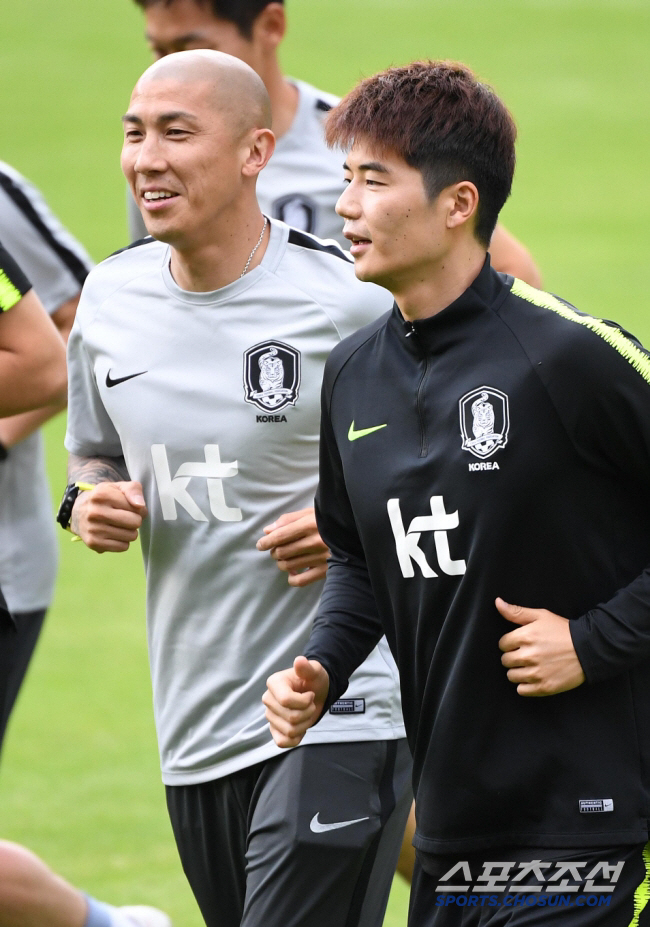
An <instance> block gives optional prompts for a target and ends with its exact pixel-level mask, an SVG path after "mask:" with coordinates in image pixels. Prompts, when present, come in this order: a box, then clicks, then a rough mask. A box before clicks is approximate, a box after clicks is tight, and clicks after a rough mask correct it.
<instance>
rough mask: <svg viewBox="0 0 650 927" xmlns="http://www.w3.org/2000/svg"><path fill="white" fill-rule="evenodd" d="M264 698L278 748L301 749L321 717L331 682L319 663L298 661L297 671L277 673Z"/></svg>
mask: <svg viewBox="0 0 650 927" xmlns="http://www.w3.org/2000/svg"><path fill="white" fill-rule="evenodd" d="M266 686H267V690H266V692H265V693H264V695H263V697H262V701H263V702H264V704H265V705H266V719H267V721H268V722H269V724H270V726H271V734H272V736H273V740H274V741H275V742H276V744H277V745H278V747H297V746H298V744H299V743H300V741H301V740H302V738H303V737H304V735H305V731H306V730H307V728H310V727H311V726H312V724H315V723H316V722H317V721H318V719H319V718H320V716H321V712H322V710H323V705H324V704H325V699H326V698H327V693H328V692H329V687H330V680H329V676H328V675H327V671H326V670H325V669H324V668H323V667H322V666H321V664H320V663H319V662H318V661H317V660H308V659H307V658H306V657H296V659H295V660H294V661H293V669H287V670H281V671H280V672H279V673H273V675H272V676H269V678H268V679H267V680H266Z"/></svg>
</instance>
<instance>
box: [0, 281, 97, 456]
mask: <svg viewBox="0 0 650 927" xmlns="http://www.w3.org/2000/svg"><path fill="white" fill-rule="evenodd" d="M80 296H81V293H80V292H79V293H77V295H76V296H73V297H72V299H68V300H66V301H65V302H64V303H63V304H62V305H61V306H59V308H58V309H56V310H55V311H54V312H53V313H51V315H50V318H51V319H52V321H53V322H54V324H55V326H56V328H57V330H58V332H59V334H60V335H61V337H62V338H63V342H64V344H67V343H68V336H69V334H70V329H71V328H72V323H73V322H74V317H75V312H76V311H77V305H78V303H79V297H80ZM66 404H67V397H66V395H65V394H62V395H61V396H60V397H59V399H58V400H57V401H56V402H52V403H49V404H48V405H46V406H42V407H41V408H40V409H34V410H33V411H32V412H23V413H22V414H20V415H12V416H10V417H9V418H5V419H1V420H0V443H1V444H2V445H4V447H6V448H9V447H13V445H14V444H18V443H19V442H20V441H23V440H24V439H25V438H27V437H28V436H29V435H30V434H32V432H34V431H36V430H37V429H38V428H40V427H41V425H43V424H44V423H45V422H47V421H49V419H51V418H52V417H53V416H55V415H57V414H58V413H59V412H61V411H63V409H65V407H66Z"/></svg>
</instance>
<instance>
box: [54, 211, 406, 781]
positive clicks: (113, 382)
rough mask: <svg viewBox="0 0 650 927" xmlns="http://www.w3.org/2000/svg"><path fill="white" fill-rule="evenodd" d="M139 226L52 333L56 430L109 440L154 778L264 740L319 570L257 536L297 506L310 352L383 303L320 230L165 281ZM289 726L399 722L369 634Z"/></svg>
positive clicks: (323, 728)
mask: <svg viewBox="0 0 650 927" xmlns="http://www.w3.org/2000/svg"><path fill="white" fill-rule="evenodd" d="M169 258H170V250H169V248H168V247H167V246H166V245H164V244H161V243H160V242H157V241H149V242H147V243H144V244H140V245H138V246H136V247H133V248H130V249H127V250H126V251H123V252H121V253H119V254H117V255H114V256H113V257H111V258H109V259H108V260H106V261H104V262H103V263H102V264H100V265H99V266H98V267H97V268H96V269H95V270H94V271H93V272H92V273H91V274H90V276H89V278H88V282H87V284H86V286H85V287H84V291H83V295H82V299H81V303H80V306H79V309H78V312H77V320H76V322H75V326H74V328H73V332H72V335H71V338H70V344H69V350H68V360H69V379H70V394H69V415H68V433H67V436H66V447H67V448H68V450H69V451H70V452H71V453H73V454H77V455H81V456H86V457H93V456H102V455H107V456H119V455H121V454H124V457H125V459H126V464H127V466H128V469H129V473H130V475H131V478H132V479H134V480H139V481H140V482H141V483H142V486H143V489H144V495H145V499H146V502H147V506H148V509H149V517H148V518H147V519H146V520H145V523H144V525H143V529H142V532H141V538H142V549H143V555H144V561H145V568H146V571H147V618H148V638H149V650H150V659H151V672H152V678H153V690H154V710H155V717H156V726H157V731H158V741H159V747H160V755H161V763H162V771H163V780H164V782H166V783H168V784H172V785H173V784H189V783H195V782H203V781H208V780H210V779H215V778H218V777H219V776H224V775H227V774H229V773H231V772H234V771H235V770H237V769H241V768H244V767H246V766H250V765H252V764H253V763H257V762H259V761H261V760H264V759H267V758H269V757H272V756H276V755H278V754H279V753H280V752H281V751H280V750H279V749H278V748H277V747H276V746H275V744H274V743H273V741H272V739H271V736H270V733H269V728H268V724H267V722H266V721H265V719H264V709H263V705H262V702H261V698H262V694H263V693H264V691H265V681H266V678H267V676H268V675H269V674H270V673H273V672H275V671H276V670H279V669H283V668H285V667H287V666H289V665H291V663H292V661H293V659H294V657H295V656H296V655H297V654H299V653H300V652H301V650H302V648H303V646H304V643H305V642H306V640H307V638H308V636H309V632H310V628H311V624H312V619H313V616H314V613H315V610H316V606H317V603H318V599H319V596H320V592H321V589H322V584H321V583H315V584H312V585H310V586H308V587H306V588H304V589H294V588H292V587H290V586H289V585H288V583H287V576H286V574H284V573H281V572H280V571H279V570H278V568H277V566H276V564H275V561H273V560H272V559H271V557H270V556H269V554H268V553H260V552H259V551H258V550H257V549H256V547H255V542H256V541H257V539H258V538H259V537H261V535H262V533H263V528H264V526H265V525H268V524H269V523H271V522H272V521H274V520H275V519H276V518H278V517H279V516H280V515H281V514H283V513H285V512H291V511H296V510H298V509H301V508H304V507H306V506H310V505H312V504H313V498H314V493H315V489H316V483H317V470H318V438H319V418H320V386H321V380H322V373H323V366H324V364H325V360H326V358H327V356H328V355H329V353H330V351H331V349H332V348H333V347H334V345H336V344H337V343H338V342H339V341H340V340H341V339H342V338H344V337H345V336H346V335H348V334H349V333H351V332H352V331H354V330H356V329H357V328H359V327H360V326H362V325H363V324H365V323H366V322H368V321H370V320H372V319H374V318H377V317H378V316H379V315H380V314H381V313H383V312H384V311H386V310H388V309H389V308H390V305H391V303H392V299H391V297H390V296H389V294H388V293H387V292H386V291H384V290H381V289H379V288H377V287H374V286H372V285H370V284H364V283H360V282H359V281H358V280H357V279H356V277H355V275H354V269H353V267H352V265H351V262H350V261H349V260H348V259H347V257H346V256H345V255H344V253H343V252H342V251H341V250H340V249H339V248H338V247H337V246H336V245H329V246H328V247H326V246H324V245H323V244H322V243H321V242H320V241H319V240H318V239H316V238H313V237H312V236H310V235H306V234H305V233H302V232H297V231H295V230H290V229H289V228H288V227H287V226H286V225H284V223H281V222H275V221H274V222H272V223H271V235H270V241H269V245H268V247H267V250H266V253H265V254H264V258H263V260H262V262H261V264H260V265H259V266H258V267H256V268H255V269H254V270H252V271H251V272H250V273H249V274H247V275H246V276H245V277H244V278H243V279H240V280H236V281H235V282H233V283H231V284H229V285H228V286H225V287H223V288H222V289H221V290H217V291H215V292H211V293H193V292H187V291H185V290H181V289H180V288H179V287H178V286H177V285H176V283H175V282H174V280H173V278H172V276H171V274H170V271H169ZM343 698H344V699H346V701H343V702H339V703H337V705H335V706H333V707H334V713H331V714H329V715H328V717H327V718H324V719H323V721H322V722H321V723H320V724H318V726H317V728H315V729H314V730H313V731H311V732H309V734H308V736H307V737H306V738H305V741H304V742H305V743H319V742H337V741H360V740H377V739H382V740H383V739H386V740H388V739H395V738H399V737H403V736H404V728H403V723H402V714H401V705H400V698H399V687H398V675H397V671H396V668H395V664H394V662H393V659H392V657H391V655H390V653H389V651H388V648H387V646H386V643H385V641H382V642H381V644H380V645H379V647H378V648H377V649H376V650H375V651H373V653H372V654H371V655H370V657H369V658H368V660H367V661H366V663H365V664H364V665H363V666H362V667H361V668H360V669H359V670H358V671H357V672H356V673H355V675H354V677H353V678H352V680H351V682H350V686H349V689H348V692H347V693H346V694H345V696H344V697H343Z"/></svg>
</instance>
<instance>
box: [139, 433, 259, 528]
mask: <svg viewBox="0 0 650 927" xmlns="http://www.w3.org/2000/svg"><path fill="white" fill-rule="evenodd" d="M151 458H152V460H153V470H154V474H155V476H156V483H157V484H158V493H159V495H160V505H161V508H162V513H163V518H164V519H165V521H175V520H176V519H177V518H178V512H177V510H176V504H177V503H178V505H180V506H181V507H182V508H184V509H185V511H186V512H187V513H188V514H189V515H191V516H192V518H193V519H194V520H195V521H207V520H208V519H207V517H206V515H205V514H204V513H203V512H202V511H201V509H200V508H199V506H198V505H197V504H196V502H195V501H194V499H193V498H192V496H190V494H189V492H188V491H187V486H188V484H189V482H190V480H191V479H192V477H199V478H203V479H206V480H207V481H208V498H209V500H210V511H211V512H212V514H213V515H214V517H215V518H218V519H219V521H241V519H242V513H241V509H238V508H231V507H229V506H228V505H226V497H225V496H224V492H223V482H222V480H224V479H227V478H228V477H230V476H236V475H237V473H238V469H239V468H238V464H237V461H236V460H235V461H233V462H232V463H222V462H221V456H220V454H219V445H218V444H206V445H205V463H203V462H201V461H198V462H197V463H184V464H181V465H180V467H179V468H178V470H177V471H176V475H175V476H174V478H173V479H172V475H171V471H170V469H169V461H168V460H167V451H166V449H165V445H164V444H153V445H152V446H151Z"/></svg>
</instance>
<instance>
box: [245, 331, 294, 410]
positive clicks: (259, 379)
mask: <svg viewBox="0 0 650 927" xmlns="http://www.w3.org/2000/svg"><path fill="white" fill-rule="evenodd" d="M299 389H300V351H297V350H296V349H295V348H292V347H291V346H290V345H288V344H284V343H283V342H282V341H264V342H262V343H261V344H256V345H254V346H253V347H252V348H249V349H248V350H247V351H245V352H244V398H245V399H246V402H250V403H252V405H254V406H257V408H258V409H261V410H262V412H274V413H275V412H279V411H280V410H281V409H284V408H286V407H287V406H295V404H296V400H297V399H298V391H299Z"/></svg>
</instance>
